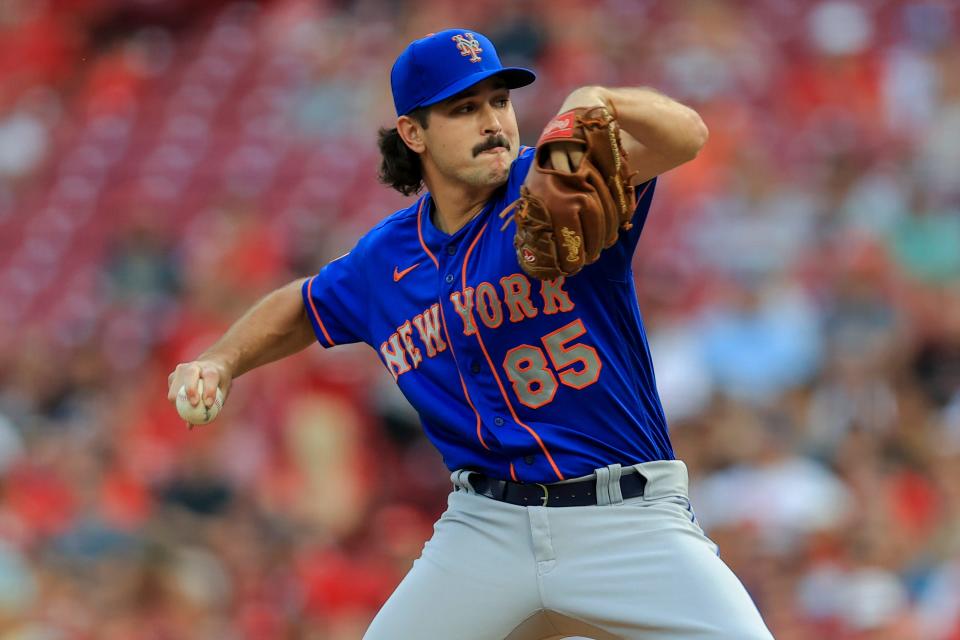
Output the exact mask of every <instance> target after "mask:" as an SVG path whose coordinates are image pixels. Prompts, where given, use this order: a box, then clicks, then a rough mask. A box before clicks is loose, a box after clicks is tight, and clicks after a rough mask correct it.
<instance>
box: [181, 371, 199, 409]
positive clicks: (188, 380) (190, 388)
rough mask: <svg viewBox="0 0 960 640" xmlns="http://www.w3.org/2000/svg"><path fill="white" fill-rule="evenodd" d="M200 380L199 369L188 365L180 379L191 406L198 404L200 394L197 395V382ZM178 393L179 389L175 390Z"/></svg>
mask: <svg viewBox="0 0 960 640" xmlns="http://www.w3.org/2000/svg"><path fill="white" fill-rule="evenodd" d="M199 379H200V367H198V366H197V365H195V364H191V365H189V366H188V367H187V368H186V370H185V371H184V375H183V377H182V380H183V386H185V387H186V388H187V400H189V401H190V404H191V406H194V407H195V406H197V405H199V404H200V394H198V393H197V380H199ZM177 390H178V391H179V389H177Z"/></svg>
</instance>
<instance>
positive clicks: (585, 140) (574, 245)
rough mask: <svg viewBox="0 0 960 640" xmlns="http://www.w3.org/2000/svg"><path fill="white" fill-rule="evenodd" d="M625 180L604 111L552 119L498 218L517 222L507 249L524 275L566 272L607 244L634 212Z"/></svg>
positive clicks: (612, 123)
mask: <svg viewBox="0 0 960 640" xmlns="http://www.w3.org/2000/svg"><path fill="white" fill-rule="evenodd" d="M561 165H562V166H561ZM630 177H631V173H630V169H629V166H628V165H627V154H626V152H625V151H624V149H623V145H622V143H621V141H620V127H619V126H618V125H617V121H616V118H615V117H614V116H613V115H612V114H611V113H610V111H608V110H607V109H606V108H605V107H600V106H598V107H591V108H577V109H571V110H570V111H565V112H564V113H561V114H560V115H558V116H557V117H555V118H554V119H553V120H551V121H550V123H549V124H548V125H547V126H546V128H544V130H543V133H542V134H540V140H539V141H538V142H537V150H536V157H535V158H534V161H533V166H532V167H531V168H530V172H529V173H528V174H527V178H526V180H525V181H524V183H523V185H522V186H521V187H520V198H519V199H518V200H517V201H515V202H514V203H512V204H511V205H510V206H509V207H507V209H505V210H504V212H503V213H502V214H501V217H506V216H508V215H510V213H513V217H514V219H515V220H516V223H517V230H516V237H515V238H514V246H515V247H516V249H517V260H518V261H519V262H520V266H521V268H523V270H524V271H525V272H526V273H527V275H529V276H531V277H533V278H537V279H539V280H552V279H553V278H557V277H559V276H561V275H572V274H574V273H577V272H578V271H580V269H582V268H583V267H584V266H585V265H588V264H591V263H593V262H595V261H596V260H597V258H598V257H599V256H600V252H601V251H602V250H603V249H606V248H607V247H609V246H611V245H613V243H614V242H616V241H617V237H618V236H619V233H620V229H621V228H623V229H629V228H630V226H631V225H630V218H631V216H632V215H633V210H634V208H635V207H636V194H635V193H634V190H633V188H632V187H631V186H630ZM508 224H509V220H508V221H507V222H506V223H505V224H504V228H506V226H507V225H508Z"/></svg>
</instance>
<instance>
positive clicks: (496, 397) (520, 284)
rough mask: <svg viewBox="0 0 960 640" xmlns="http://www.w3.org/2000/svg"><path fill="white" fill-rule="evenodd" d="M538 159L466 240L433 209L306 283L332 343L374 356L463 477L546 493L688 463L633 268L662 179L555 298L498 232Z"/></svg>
mask: <svg viewBox="0 0 960 640" xmlns="http://www.w3.org/2000/svg"><path fill="white" fill-rule="evenodd" d="M533 152H534V149H533V148H532V147H527V148H522V149H521V152H520V155H519V157H518V158H517V160H516V161H514V163H513V165H512V167H511V170H510V177H509V180H508V182H507V184H506V185H505V186H504V187H502V188H500V189H499V190H498V191H497V192H496V193H495V194H494V195H493V196H492V197H491V199H490V201H489V202H488V203H487V205H486V206H485V207H484V209H483V210H482V211H481V213H480V214H478V215H477V216H476V217H475V218H474V219H473V220H471V221H470V222H469V223H467V224H466V225H465V226H464V227H463V228H461V229H459V230H458V231H457V232H456V233H454V234H452V235H450V234H446V233H444V232H442V231H440V230H439V229H437V228H436V227H435V226H434V224H433V223H432V222H431V207H432V200H431V198H430V195H429V193H427V194H425V195H424V196H422V197H421V198H420V199H419V200H417V202H415V203H414V204H413V205H412V206H411V207H409V208H407V209H403V210H401V211H397V212H396V213H394V214H392V215H391V216H389V217H388V218H386V219H385V220H383V221H382V222H381V223H380V224H378V225H377V226H376V227H374V228H373V229H372V230H370V231H369V232H368V233H367V234H366V235H364V236H363V237H362V238H361V239H360V241H359V242H358V243H357V245H356V247H354V249H353V250H352V251H350V252H349V253H348V254H346V255H345V256H343V257H341V258H338V259H337V260H334V261H333V262H331V263H330V264H328V265H327V266H325V267H324V268H323V269H322V270H321V271H320V273H319V274H317V275H316V276H314V277H313V278H311V279H309V280H307V281H306V282H305V283H304V285H303V297H304V304H305V305H306V307H307V315H308V316H309V317H310V321H311V323H312V324H313V329H314V331H315V332H316V335H317V339H318V341H319V342H320V343H321V344H322V345H324V346H325V347H332V346H334V345H336V344H344V343H352V342H360V341H362V342H365V343H367V344H369V345H370V346H371V347H373V348H374V349H375V350H376V351H377V353H378V354H379V355H380V358H381V360H382V361H383V364H384V366H386V368H387V369H388V370H389V371H390V373H391V374H392V375H393V377H394V378H395V379H396V381H397V384H398V385H399V387H400V389H401V391H402V392H403V394H404V395H405V396H406V398H407V400H409V402H410V403H411V404H412V405H413V407H414V408H415V409H416V410H417V412H418V413H419V415H420V419H421V421H422V423H423V428H424V430H425V432H426V434H427V436H428V437H429V438H430V440H431V441H432V442H433V444H434V445H435V446H436V447H437V448H438V449H439V450H440V452H441V454H442V455H443V459H444V461H445V463H446V464H447V466H448V467H449V468H450V469H451V470H453V469H473V470H476V471H480V472H482V473H485V474H488V475H490V476H493V477H496V478H502V479H513V480H516V481H519V482H541V483H547V482H557V481H559V480H563V479H566V478H571V477H576V476H581V475H586V474H589V473H591V472H592V471H593V470H594V469H596V468H598V467H603V466H606V465H608V464H613V463H620V464H623V465H628V464H635V463H638V462H646V461H650V460H669V459H673V457H674V456H673V450H672V448H671V446H670V440H669V437H668V435H667V424H666V419H665V418H664V414H663V408H662V406H661V404H660V398H659V396H658V394H657V389H656V383H655V381H654V375H653V364H652V362H651V358H650V350H649V346H648V344H647V338H646V334H645V332H644V328H643V323H642V321H641V319H640V313H639V310H638V306H637V296H636V291H635V289H634V284H633V275H632V270H631V266H630V263H631V258H632V255H633V251H634V248H635V247H636V244H637V240H638V238H639V235H640V231H641V229H642V228H643V223H644V221H645V220H646V216H647V212H648V210H649V208H650V202H651V199H652V198H653V191H654V186H655V183H656V179H653V180H651V181H649V182H647V183H645V184H643V185H640V186H638V187H637V196H638V197H637V200H638V204H637V210H636V212H635V213H634V219H633V228H632V229H630V230H629V231H621V233H620V238H619V240H618V241H617V243H616V244H615V245H614V246H613V247H611V248H609V249H606V250H605V251H604V252H603V253H602V254H601V256H600V258H599V260H598V261H597V262H595V263H594V264H592V265H589V266H587V267H585V268H584V269H583V270H582V271H580V272H579V273H578V274H576V275H574V276H571V277H568V278H563V277H561V278H558V279H556V280H552V281H545V282H541V281H539V280H535V279H532V278H529V277H527V276H526V275H525V274H524V273H523V271H522V270H521V269H520V267H519V265H518V262H517V257H516V252H515V250H514V246H513V237H514V231H515V227H514V225H513V224H510V225H509V226H508V227H507V228H506V230H501V220H500V218H499V217H498V214H499V213H500V212H501V211H503V209H504V208H505V207H506V206H507V205H509V204H510V203H511V202H513V201H514V200H516V199H517V198H518V197H519V192H520V185H521V183H522V182H523V180H524V178H525V176H526V174H527V171H528V170H529V169H530V166H531V163H532V161H533Z"/></svg>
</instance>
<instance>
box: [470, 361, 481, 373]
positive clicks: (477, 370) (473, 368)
mask: <svg viewBox="0 0 960 640" xmlns="http://www.w3.org/2000/svg"><path fill="white" fill-rule="evenodd" d="M470 373H480V363H479V362H473V363H471V364H470Z"/></svg>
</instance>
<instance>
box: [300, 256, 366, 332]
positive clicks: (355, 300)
mask: <svg viewBox="0 0 960 640" xmlns="http://www.w3.org/2000/svg"><path fill="white" fill-rule="evenodd" d="M363 283H364V273H363V270H362V261H361V260H360V246H359V245H358V246H357V247H355V248H354V249H353V250H352V251H350V252H349V253H347V254H345V255H343V256H341V257H339V258H337V259H336V260H333V261H331V262H330V263H329V264H327V265H326V266H325V267H323V269H321V270H320V273H318V274H317V275H315V276H313V277H312V278H309V279H308V280H307V281H306V282H304V283H303V286H302V287H301V289H300V291H301V294H302V295H303V304H304V306H305V307H306V309H307V317H308V318H310V324H312V325H313V332H314V334H316V336H317V341H318V342H319V343H320V344H322V345H323V346H324V347H328V348H329V347H332V346H334V345H337V344H350V343H353V342H361V341H364V339H365V334H366V333H367V323H366V322H365V320H364V318H365V317H366V316H367V314H366V313H365V305H366V301H365V299H364V298H363V296H362V293H363V292H364V291H365V290H366V286H365V285H364V284H363Z"/></svg>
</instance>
